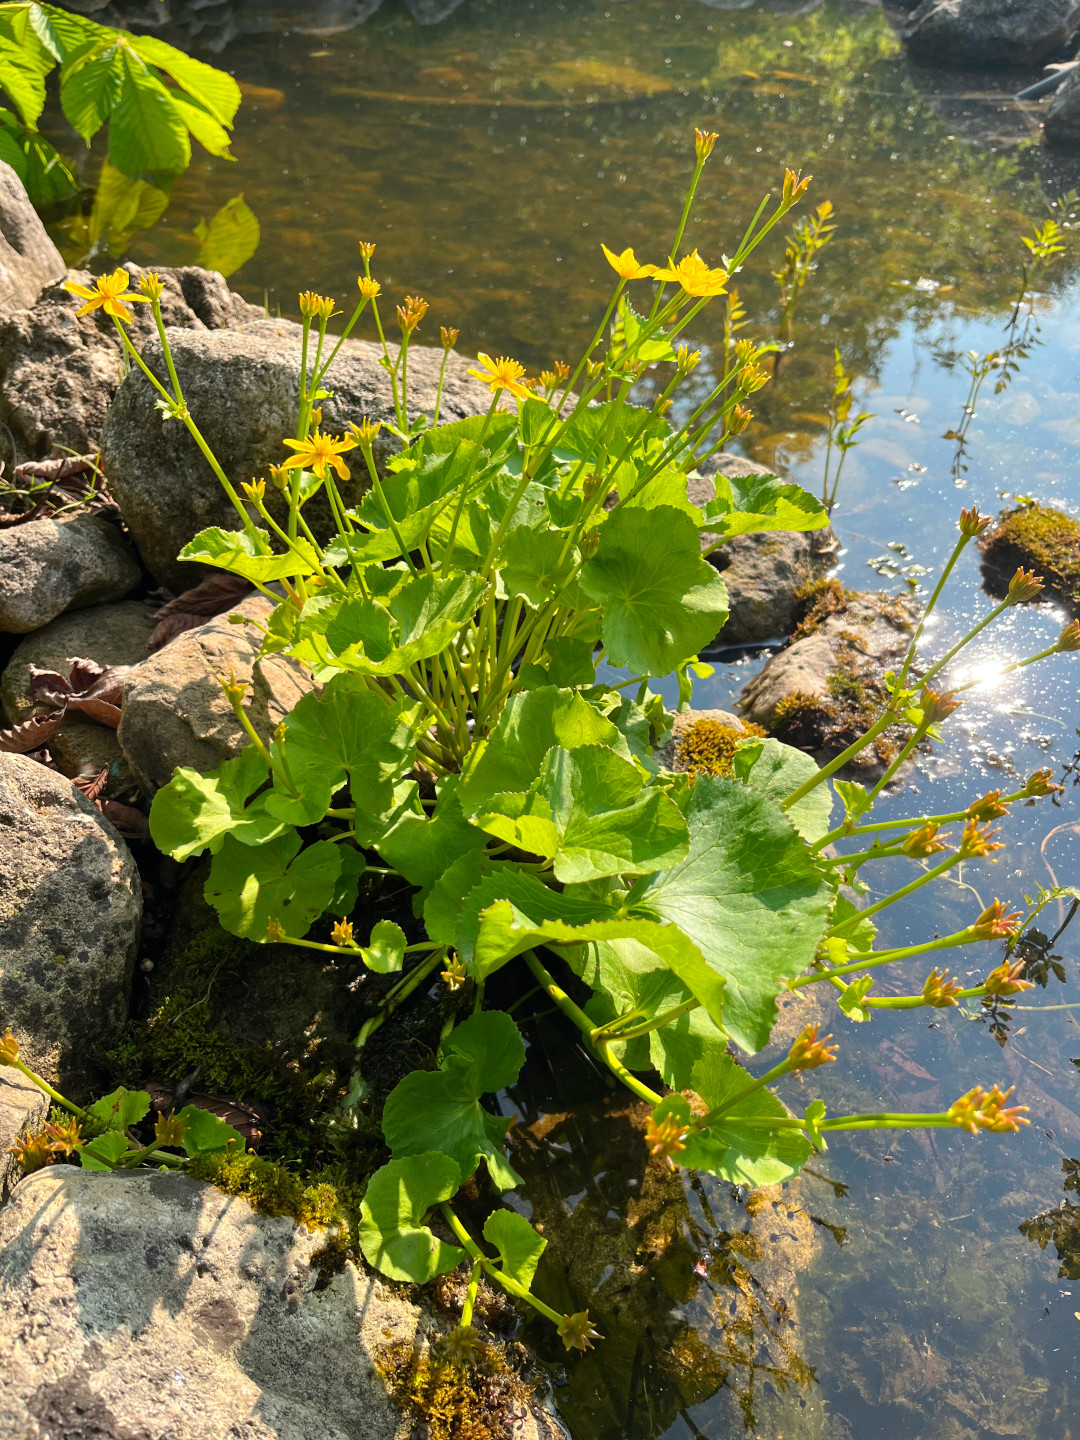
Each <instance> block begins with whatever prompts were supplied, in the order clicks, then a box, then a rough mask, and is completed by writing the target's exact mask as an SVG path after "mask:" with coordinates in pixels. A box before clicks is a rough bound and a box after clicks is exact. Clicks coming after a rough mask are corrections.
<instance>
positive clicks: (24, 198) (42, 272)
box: [0, 161, 66, 313]
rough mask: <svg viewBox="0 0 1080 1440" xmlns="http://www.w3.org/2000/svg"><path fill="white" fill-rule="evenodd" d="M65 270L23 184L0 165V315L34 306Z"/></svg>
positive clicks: (61, 259) (7, 166)
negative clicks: (46, 288)
mask: <svg viewBox="0 0 1080 1440" xmlns="http://www.w3.org/2000/svg"><path fill="white" fill-rule="evenodd" d="M65 269H66V267H65V265H64V259H63V256H62V255H61V254H60V251H59V250H57V248H56V246H55V245H54V244H53V242H52V241H51V240H50V239H49V236H48V234H47V233H46V230H45V226H44V225H43V224H42V223H41V220H40V219H39V218H38V214H37V211H36V210H35V209H34V207H33V205H31V203H30V197H29V195H27V193H26V188H25V186H24V185H23V183H22V181H21V180H20V179H19V177H18V175H16V173H15V171H14V170H13V169H12V168H11V166H10V165H6V164H4V162H3V161H0V313H3V312H6V311H9V310H25V309H26V308H27V306H29V305H33V304H34V302H35V301H36V300H37V298H38V296H39V295H40V294H41V292H42V290H43V289H44V288H45V286H46V285H51V284H52V282H53V281H54V280H59V279H60V277H61V276H62V275H63V273H64V271H65Z"/></svg>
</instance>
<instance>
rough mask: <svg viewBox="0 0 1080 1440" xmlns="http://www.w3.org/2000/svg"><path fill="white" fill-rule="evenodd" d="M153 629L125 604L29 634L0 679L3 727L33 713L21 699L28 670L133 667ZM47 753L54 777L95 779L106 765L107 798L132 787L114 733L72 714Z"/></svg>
mask: <svg viewBox="0 0 1080 1440" xmlns="http://www.w3.org/2000/svg"><path fill="white" fill-rule="evenodd" d="M156 624H157V621H156V620H155V619H154V617H153V614H152V613H151V611H150V609H149V607H148V606H146V605H141V604H139V602H138V601H134V600H129V601H127V602H125V603H124V604H121V605H95V606H92V607H90V608H89V609H86V610H75V611H72V612H71V613H70V614H69V615H62V616H61V617H60V619H59V620H54V621H53V622H52V624H50V625H46V626H44V627H43V628H42V629H41V630H35V631H34V632H33V634H31V635H28V636H27V638H26V639H25V640H23V641H22V642H21V643H20V644H19V646H18V647H17V649H16V650H15V653H14V654H13V655H12V657H11V659H10V661H9V662H8V665H7V668H6V669H5V671H4V674H3V677H2V678H0V708H2V710H3V715H4V720H5V722H6V723H7V724H8V725H19V724H21V723H22V722H23V721H24V720H27V719H29V718H30V715H31V713H32V711H33V708H34V707H33V706H32V705H31V704H30V703H29V701H28V700H27V698H26V691H27V687H28V684H29V675H28V672H27V666H28V665H35V666H37V668H38V669H39V670H55V671H58V672H59V673H61V674H66V673H67V667H66V665H65V662H66V661H67V660H69V659H71V658H75V657H77V658H79V659H83V660H96V661H97V663H98V664H99V665H104V666H110V665H137V664H138V663H139V661H140V660H145V659H146V644H147V641H148V640H149V638H150V636H151V635H152V634H153V631H154V627H155V625H156ZM49 754H50V755H51V756H52V758H53V761H54V762H55V764H56V765H57V767H58V768H59V770H60V773H61V774H63V775H67V776H69V777H71V778H74V777H75V776H76V775H96V774H97V773H98V772H99V771H100V770H102V769H103V768H104V767H105V766H108V768H109V772H110V774H109V781H108V788H109V791H110V793H112V794H120V793H121V792H122V791H123V790H125V789H126V788H127V787H128V786H129V785H130V784H131V783H132V782H133V778H134V777H133V776H132V774H131V770H130V767H129V766H128V764H127V762H126V761H125V760H124V757H123V754H122V752H121V750H120V744H119V741H118V740H117V738H116V731H115V730H111V729H110V728H109V726H108V725H101V724H99V723H98V722H97V721H96V720H92V719H90V717H89V716H88V715H80V714H78V713H77V712H76V711H71V712H70V713H69V714H68V715H67V716H65V718H64V724H63V727H62V728H61V730H60V733H59V734H58V735H56V736H55V737H54V738H53V739H52V740H50V741H49Z"/></svg>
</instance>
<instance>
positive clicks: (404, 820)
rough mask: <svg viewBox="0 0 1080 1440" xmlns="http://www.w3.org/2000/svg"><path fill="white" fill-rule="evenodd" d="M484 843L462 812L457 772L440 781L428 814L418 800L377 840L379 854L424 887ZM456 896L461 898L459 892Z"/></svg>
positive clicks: (480, 835)
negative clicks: (435, 799) (433, 806)
mask: <svg viewBox="0 0 1080 1440" xmlns="http://www.w3.org/2000/svg"><path fill="white" fill-rule="evenodd" d="M486 844H487V837H486V836H485V834H484V832H483V831H482V830H478V829H477V828H476V827H475V826H474V825H471V824H470V823H469V822H468V821H467V820H466V819H465V816H464V815H463V814H462V811H461V804H460V802H459V801H458V798H457V776H456V775H451V776H449V777H448V778H447V779H446V780H443V781H442V782H441V784H440V785H439V790H438V800H437V803H436V805H435V809H434V810H433V811H432V812H431V814H430V815H428V814H427V813H426V812H425V811H424V809H423V807H422V806H421V805H420V803H419V801H417V803H416V805H415V806H414V807H413V808H411V809H407V810H405V811H403V812H402V813H401V815H400V816H399V817H398V818H397V820H396V821H395V823H394V824H393V825H392V826H391V827H390V828H389V829H388V830H387V831H386V833H385V834H383V835H382V836H380V838H379V840H378V842H377V846H378V851H379V854H380V855H381V856H382V857H383V859H384V860H385V861H386V863H387V864H388V865H392V866H393V868H394V869H395V870H397V871H398V872H399V873H400V874H401V875H403V876H404V877H405V879H406V880H408V882H409V884H410V885H416V886H418V887H419V888H420V889H421V890H424V891H426V890H428V889H429V888H430V887H431V886H432V885H434V884H435V882H436V881H437V880H438V879H439V877H440V876H441V875H443V874H444V873H445V872H446V871H447V870H448V869H449V868H450V866H451V865H453V864H454V863H455V862H456V861H458V860H459V859H461V858H462V857H463V856H464V855H466V854H467V853H468V852H469V851H470V850H481V849H482V848H483V847H484V846H485V845H486ZM458 898H459V900H460V896H459V897H458ZM434 938H435V937H434V936H432V939H434Z"/></svg>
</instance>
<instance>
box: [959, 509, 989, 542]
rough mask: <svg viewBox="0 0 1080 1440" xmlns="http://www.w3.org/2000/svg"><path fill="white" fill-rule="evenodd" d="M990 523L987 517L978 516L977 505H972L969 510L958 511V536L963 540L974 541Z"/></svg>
mask: <svg viewBox="0 0 1080 1440" xmlns="http://www.w3.org/2000/svg"><path fill="white" fill-rule="evenodd" d="M991 523H992V521H991V518H990V516H989V515H980V514H979V507H978V506H977V505H973V506H972V507H971V509H970V510H961V511H960V522H959V524H960V534H961V535H963V536H964V537H965V539H968V540H971V539H974V537H975V536H976V535H981V534H982V532H983V531H984V530H985V529H986V528H987V526H989V525H990V524H991Z"/></svg>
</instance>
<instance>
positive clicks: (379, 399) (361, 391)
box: [102, 319, 490, 589]
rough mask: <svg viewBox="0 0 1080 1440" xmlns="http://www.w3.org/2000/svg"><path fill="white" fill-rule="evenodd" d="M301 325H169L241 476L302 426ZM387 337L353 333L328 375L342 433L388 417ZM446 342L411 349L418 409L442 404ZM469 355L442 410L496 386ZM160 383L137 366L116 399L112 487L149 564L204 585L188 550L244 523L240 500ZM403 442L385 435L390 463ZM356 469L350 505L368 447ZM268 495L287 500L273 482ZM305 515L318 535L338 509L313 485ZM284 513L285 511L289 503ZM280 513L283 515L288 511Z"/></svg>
mask: <svg viewBox="0 0 1080 1440" xmlns="http://www.w3.org/2000/svg"><path fill="white" fill-rule="evenodd" d="M301 333H302V332H301V327H300V326H299V325H298V324H295V323H294V322H293V321H291V320H266V319H261V320H256V321H254V322H252V323H246V324H243V325H241V326H238V327H234V328H231V329H227V330H217V331H205V330H204V331H191V330H170V331H169V335H168V339H169V345H170V348H171V349H172V351H173V359H174V361H175V364H176V371H177V374H178V376H179V378H180V383H181V386H182V388H183V391H184V396H185V399H186V400H187V403H188V406H189V408H190V410H191V414H192V415H193V416H194V418H195V420H196V423H197V424H198V425H199V428H200V430H201V431H202V433H203V434H204V436H205V437H206V441H207V443H208V444H209V446H210V449H211V450H212V451H213V452H214V454H215V455H216V456H217V458H218V461H219V462H220V464H221V466H222V469H223V470H224V471H225V473H226V475H227V476H228V477H229V479H230V480H231V481H232V482H233V484H234V485H235V486H236V487H239V486H240V485H241V484H243V483H244V482H245V481H248V480H251V479H252V478H254V477H256V476H262V477H264V478H265V477H268V475H269V467H270V466H271V465H272V464H273V465H280V464H281V463H283V461H284V460H286V459H287V458H288V451H287V450H285V449H284V448H283V447H282V440H283V439H284V437H285V436H287V435H292V434H295V432H296V414H297V396H298V394H299V388H300V359H301V344H300V340H301ZM143 355H144V358H145V360H146V363H147V364H148V365H149V367H150V369H151V370H153V371H154V373H155V374H158V375H159V376H160V377H161V378H162V379H164V378H165V369H164V364H163V357H162V353H161V347H160V345H159V344H158V343H157V341H156V340H152V341H150V343H148V344H147V345H146V346H145V347H144V349H143ZM381 360H382V348H381V346H377V345H374V344H371V343H369V342H368V341H366V340H348V341H346V342H345V344H344V345H343V346H342V347H341V351H340V353H339V355H338V357H337V359H336V360H335V361H334V363H333V365H332V366H331V368H330V371H329V373H328V375H327V386H328V388H330V389H332V390H333V394H332V395H331V396H329V397H328V398H327V399H326V400H325V401H324V402H323V419H322V428H323V430H325V431H327V432H328V433H332V434H335V435H340V434H342V433H343V432H344V430H345V427H346V425H347V424H348V423H349V422H350V421H355V422H357V423H359V421H360V420H362V419H364V418H365V417H366V418H368V419H369V420H378V421H388V420H392V419H393V416H394V408H393V397H392V393H391V385H390V377H389V375H388V374H387V373H386V371H385V370H384V369H383V367H382V364H381ZM442 360H443V352H442V350H436V349H433V348H432V347H429V346H422V345H418V346H416V347H414V348H412V349H410V351H409V396H410V407H409V408H410V411H412V412H413V413H416V412H417V411H424V412H426V413H429V414H430V413H431V412H432V411H433V410H434V406H435V394H436V390H437V386H438V377H439V369H440V367H441V365H442ZM469 363H470V362H469V361H467V360H465V359H463V358H462V357H461V356H459V355H457V354H451V355H450V357H449V360H448V362H447V366H446V381H445V385H444V388H443V397H442V409H441V412H440V419H442V420H444V421H449V420H459V419H464V418H465V417H466V416H469V415H479V414H483V413H485V412H486V410H487V408H488V404H489V403H490V397H489V396H488V393H487V390H486V388H485V387H484V386H483V385H482V384H481V383H480V382H479V381H477V380H472V379H470V378H469V377H468V376H467V375H466V373H465V371H466V368H467V366H468V364H469ZM157 399H158V396H157V392H156V391H155V390H154V389H153V387H152V386H151V385H150V382H149V381H148V380H147V379H146V377H145V376H144V375H143V374H142V373H141V371H137V370H132V371H131V373H130V374H129V375H128V377H127V378H126V379H125V381H124V383H123V385H121V386H120V388H119V390H118V391H117V393H116V397H115V399H114V400H113V403H112V405H111V406H110V408H109V413H108V417H107V419H106V422H105V426H104V430H103V434H102V447H103V455H104V466H105V471H106V474H107V475H108V476H109V488H110V492H111V494H112V495H113V497H114V498H115V500H116V502H117V504H118V505H119V506H120V508H121V510H122V511H123V514H124V519H125V520H126V521H127V523H128V525H129V526H130V528H131V533H132V536H133V537H134V540H135V543H136V545H137V546H138V548H139V552H140V554H141V555H142V557H143V560H144V562H145V563H146V565H147V567H148V568H149V569H150V570H151V571H152V573H153V574H154V575H155V576H156V577H157V578H158V579H159V580H161V581H163V582H164V583H165V584H167V585H169V586H171V587H172V588H173V589H177V588H185V587H186V586H189V585H194V584H195V583H196V582H197V581H198V580H200V579H201V578H202V577H203V576H204V575H205V574H207V573H209V572H208V571H207V570H206V569H205V567H203V566H197V565H194V564H191V563H188V562H184V561H178V560H177V558H176V557H177V555H178V554H179V552H180V550H181V549H183V547H184V546H185V545H186V544H187V542H188V541H189V540H191V539H192V537H193V536H194V535H196V534H198V532H199V531H200V530H203V529H206V528H207V527H208V526H212V525H220V526H222V527H223V528H225V529H227V530H235V529H236V528H237V524H238V517H237V514H236V510H235V508H234V507H233V505H232V504H231V502H230V501H229V499H228V497H227V495H226V494H225V492H224V490H223V489H222V487H221V485H220V483H219V482H218V480H217V479H216V477H215V475H214V473H213V471H212V470H211V469H210V467H209V465H208V464H207V463H206V460H205V458H204V457H203V455H202V453H201V452H200V450H199V448H198V446H197V445H196V444H195V442H194V440H193V439H192V438H191V436H190V435H189V434H188V432H187V431H186V430H185V429H184V427H183V426H182V425H181V424H179V423H177V422H176V421H173V420H167V419H166V418H165V417H164V416H163V415H162V413H161V411H160V410H158V408H157ZM395 448H397V445H396V442H395V441H394V440H393V437H392V436H390V435H389V434H388V433H384V434H383V435H381V436H380V437H379V438H378V439H377V440H376V443H375V456H376V459H377V460H378V461H379V462H380V463H382V461H383V460H384V459H385V457H386V456H387V455H389V454H390V453H391V451H392V450H393V449H395ZM347 459H351V460H352V461H353V462H354V463H353V464H352V466H351V467H350V468H351V470H352V479H351V480H350V481H344V482H339V488H340V489H341V492H342V496H343V499H344V500H345V503H346V504H347V505H351V504H355V503H356V501H357V500H358V499H359V498H360V496H361V495H362V494H363V492H364V491H365V490H366V489H367V476H366V470H365V467H364V464H363V461H362V459H360V456H359V452H356V453H355V454H354V455H351V456H349V457H347ZM268 497H269V498H268V504H270V505H271V508H273V505H274V504H275V503H276V502H278V500H279V497H277V496H276V495H275V494H274V492H273V491H268ZM304 513H305V517H306V518H307V520H308V523H309V524H310V525H311V527H312V529H313V530H314V531H315V533H316V534H317V535H320V532H321V534H322V535H326V534H328V533H329V528H330V522H331V511H330V508H329V504H328V502H327V501H326V500H325V498H324V497H322V496H315V497H314V499H313V500H312V501H311V502H309V504H308V506H307V507H306V509H305V512H304ZM281 514H282V515H283V514H284V511H282V512H281ZM279 518H280V516H279Z"/></svg>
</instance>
